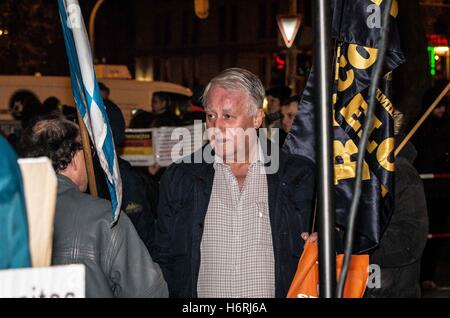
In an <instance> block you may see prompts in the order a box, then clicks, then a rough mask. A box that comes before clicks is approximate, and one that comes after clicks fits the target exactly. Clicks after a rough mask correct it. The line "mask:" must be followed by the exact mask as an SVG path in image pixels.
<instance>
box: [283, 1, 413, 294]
mask: <svg viewBox="0 0 450 318" xmlns="http://www.w3.org/2000/svg"><path fill="white" fill-rule="evenodd" d="M330 3H331V9H332V10H331V12H332V14H331V16H332V23H331V35H332V38H333V39H334V59H333V62H332V63H333V65H334V67H333V69H334V72H333V73H334V84H333V86H332V87H333V89H332V96H331V94H330V97H332V98H331V100H330V105H326V106H328V107H330V108H328V109H332V116H330V117H331V119H332V123H329V124H330V126H332V127H330V134H331V136H332V137H331V138H332V140H331V143H330V144H331V145H332V147H333V149H332V150H333V151H329V152H331V154H332V155H331V157H332V158H328V157H327V158H326V164H327V166H328V160H330V159H331V161H332V163H331V164H332V166H333V167H334V180H328V179H327V180H326V182H325V183H328V181H331V184H332V181H334V187H333V189H331V190H330V194H331V197H332V198H333V199H332V201H333V202H334V205H335V206H334V207H332V209H335V210H331V209H330V211H329V214H333V216H332V219H334V220H335V223H334V224H331V226H332V227H333V226H334V227H333V228H335V229H336V233H337V235H336V242H335V246H336V247H337V248H336V251H332V250H327V251H326V253H324V254H323V255H324V256H325V255H326V256H327V257H328V256H330V257H332V255H334V253H335V252H341V253H342V251H343V245H344V241H345V260H344V265H343V266H342V268H343V269H342V275H340V281H339V284H338V288H337V296H338V297H341V296H342V295H343V291H344V286H345V278H346V275H347V270H348V268H349V267H348V266H349V263H350V255H351V254H352V253H357V254H369V253H371V252H373V251H374V250H375V249H376V248H377V247H378V246H379V244H380V241H381V238H382V234H383V232H384V231H385V229H386V228H387V226H388V224H389V220H390V218H391V215H392V211H393V204H394V171H395V164H394V144H395V143H394V129H393V127H394V125H393V114H394V106H393V103H392V101H391V100H392V90H391V86H392V84H391V82H392V72H393V71H394V70H395V69H396V68H397V67H398V66H399V65H401V64H402V63H403V62H404V56H403V53H402V51H401V48H400V41H399V35H398V32H397V28H396V25H395V20H396V17H397V15H398V12H399V8H398V3H397V1H396V0H387V1H386V0H385V1H372V0H352V1H347V0H333V1H330ZM382 17H383V21H382ZM382 22H383V23H382ZM319 47H320V46H317V47H316V48H319ZM326 49H327V48H326ZM320 53H323V52H320ZM322 55H323V54H322ZM322 55H321V57H322ZM321 62H322V63H323V62H324V61H323V60H322V61H321ZM330 62H331V61H330ZM325 63H326V62H325ZM316 68H322V69H321V70H317V69H316V70H315V69H313V70H312V72H311V74H310V77H309V79H308V82H307V85H306V88H305V91H304V93H303V97H302V100H301V102H300V103H299V107H298V113H297V115H296V118H295V120H294V124H293V127H292V130H291V133H290V134H289V135H288V137H287V138H286V142H285V144H284V147H283V150H284V151H286V152H287V153H290V154H296V155H299V156H302V157H306V158H309V159H310V160H312V161H313V162H315V161H316V152H317V153H318V154H319V153H320V155H321V160H322V161H324V160H325V159H324V157H323V155H324V154H325V153H327V151H323V149H320V151H319V150H318V149H319V148H317V149H316V140H315V137H316V136H321V137H322V136H323V135H324V134H325V132H324V130H325V129H322V127H317V125H318V123H320V124H323V122H321V121H320V118H317V113H316V108H319V107H321V108H320V109H321V110H323V107H326V106H325V105H323V103H320V102H321V101H324V96H323V95H324V93H325V90H324V89H323V90H322V91H320V93H319V87H316V86H315V85H316V84H318V83H319V82H320V84H321V85H320V86H323V85H324V84H323V80H324V74H323V73H324V72H320V71H323V67H322V64H320V65H319V64H316ZM315 71H318V73H317V74H315ZM380 75H381V77H382V78H381V79H380ZM316 78H318V79H319V80H317V82H316ZM327 93H328V92H327ZM319 103H320V105H319ZM322 106H323V107H322ZM372 110H374V111H373V112H372ZM322 112H323V111H322ZM330 113H331V111H330ZM330 115H331V114H330ZM327 124H328V123H327ZM363 127H364V129H363ZM367 127H368V128H367ZM327 128H328V127H327ZM319 129H320V131H321V134H318V132H319ZM327 130H328V129H327ZM327 134H328V132H327ZM366 138H367V140H368V141H367V142H366ZM318 141H319V142H321V143H320V144H319V145H318V146H322V148H323V147H324V144H323V141H324V140H323V138H318ZM328 145H329V144H327V145H326V146H327V148H328ZM358 157H359V158H358ZM332 171H333V170H332ZM327 176H328V174H327ZM331 176H332V177H333V173H332V174H331ZM322 177H323V178H325V175H323V176H322ZM332 177H331V178H330V179H332ZM360 181H361V183H360ZM325 183H324V184H325ZM321 190H324V189H321ZM359 193H361V196H359ZM318 205H319V207H320V206H321V205H323V202H319V204H318ZM332 205H333V204H331V206H332ZM355 212H357V214H356V213H355ZM327 213H328V211H327ZM356 215H357V217H356ZM324 217H325V216H324ZM330 217H331V216H330ZM321 221H323V220H321ZM324 229H325V228H324ZM327 230H328V229H327ZM329 230H330V232H332V231H333V229H331V228H330V229H329ZM318 234H319V244H320V238H321V233H318ZM323 234H324V236H323V237H327V238H329V237H330V235H329V233H323ZM329 243H330V240H327V241H326V244H327V246H326V247H327V248H329V247H331V246H333V245H334V242H333V245H330V244H329ZM366 257H368V255H366ZM323 263H325V262H322V264H323ZM332 263H334V261H333V262H332ZM327 264H331V262H329V263H327ZM300 267H301V264H300V265H299V268H300ZM330 267H331V266H330ZM329 269H330V268H329ZM339 270H340V268H337V271H338V272H339ZM332 271H333V268H331V269H330V272H329V273H328V272H327V274H329V276H330V277H331V276H333V275H334V274H333V273H332ZM364 271H366V270H365V268H364ZM329 283H330V282H329V281H327V285H329ZM324 287H325V286H324ZM327 287H328V286H327ZM364 288H365V286H364ZM364 288H363V289H364ZM363 291H364V290H363ZM363 291H362V292H361V293H360V295H362V294H363ZM327 293H328V290H327Z"/></svg>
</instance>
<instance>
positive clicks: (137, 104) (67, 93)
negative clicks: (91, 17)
mask: <svg viewBox="0 0 450 318" xmlns="http://www.w3.org/2000/svg"><path fill="white" fill-rule="evenodd" d="M99 81H101V82H103V83H104V84H105V85H106V86H108V88H109V89H110V91H111V93H110V99H111V100H112V101H113V102H114V103H116V104H117V105H118V106H119V107H120V108H121V110H122V112H123V115H124V117H125V121H126V124H127V127H128V125H129V123H130V119H131V116H132V111H133V110H135V109H143V110H146V111H151V109H152V96H153V94H154V93H158V92H165V93H171V94H174V96H185V97H186V98H188V97H191V96H192V91H191V90H190V89H189V88H186V87H183V86H181V85H177V84H173V83H167V82H158V81H152V82H141V81H135V80H124V79H99ZM22 89H26V90H30V91H32V92H34V93H35V94H36V96H37V97H38V98H39V99H40V100H41V102H43V101H44V100H45V99H47V98H48V97H50V96H55V97H56V98H58V99H59V100H60V101H61V103H63V104H65V105H75V102H74V100H73V95H72V89H71V84H70V77H62V76H4V75H2V76H0V120H11V119H13V118H12V116H11V115H10V113H9V110H8V105H9V100H10V98H11V96H12V95H13V94H14V93H15V92H16V91H18V90H22Z"/></svg>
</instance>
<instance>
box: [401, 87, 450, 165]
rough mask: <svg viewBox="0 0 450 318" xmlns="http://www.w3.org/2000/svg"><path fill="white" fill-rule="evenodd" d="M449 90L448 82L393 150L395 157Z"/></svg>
mask: <svg viewBox="0 0 450 318" xmlns="http://www.w3.org/2000/svg"><path fill="white" fill-rule="evenodd" d="M449 90H450V82H449V83H448V84H447V86H446V87H445V88H444V90H443V91H442V92H441V94H440V95H439V96H438V97H437V98H436V100H435V101H434V102H433V104H431V106H430V107H428V109H427V111H426V112H425V114H423V115H422V117H421V118H420V119H419V121H418V122H417V124H415V126H414V127H413V129H411V131H410V132H409V133H408V135H406V137H405V138H404V139H403V141H402V142H401V144H400V145H399V146H398V147H397V149H395V157H397V155H398V154H399V153H400V151H402V149H403V148H404V147H405V145H406V144H407V143H408V141H409V140H410V139H411V138H412V136H413V135H414V134H415V133H416V131H417V129H419V128H420V126H422V124H423V122H424V121H425V120H426V119H427V118H428V116H430V114H431V112H432V111H433V110H434V109H435V108H436V106H437V105H438V104H439V102H440V101H441V100H442V99H443V98H444V96H445V95H447V93H448V91H449Z"/></svg>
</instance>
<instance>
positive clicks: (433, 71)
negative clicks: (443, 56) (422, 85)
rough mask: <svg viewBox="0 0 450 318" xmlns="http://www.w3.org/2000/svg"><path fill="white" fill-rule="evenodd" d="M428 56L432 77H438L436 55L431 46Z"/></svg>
mask: <svg viewBox="0 0 450 318" xmlns="http://www.w3.org/2000/svg"><path fill="white" fill-rule="evenodd" d="M428 56H429V58H430V72H431V75H433V76H434V75H436V59H435V58H436V55H435V54H434V47H433V46H429V47H428Z"/></svg>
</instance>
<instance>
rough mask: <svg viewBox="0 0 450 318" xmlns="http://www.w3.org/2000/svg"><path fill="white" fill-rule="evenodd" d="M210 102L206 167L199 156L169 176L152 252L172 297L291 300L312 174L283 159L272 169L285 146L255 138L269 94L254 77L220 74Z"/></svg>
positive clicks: (306, 166) (297, 161) (303, 164)
mask: <svg viewBox="0 0 450 318" xmlns="http://www.w3.org/2000/svg"><path fill="white" fill-rule="evenodd" d="M203 99H204V104H205V111H206V125H207V128H208V139H209V141H210V143H209V144H207V145H206V146H205V147H204V148H203V149H201V150H200V152H201V153H200V157H202V161H201V162H200V163H198V162H195V161H194V160H193V159H192V158H198V157H199V154H198V153H196V154H193V155H192V156H191V159H190V160H182V161H181V162H178V163H175V164H173V165H172V166H171V167H169V168H168V169H167V171H166V173H165V174H164V175H163V177H162V179H161V186H160V200H159V206H158V223H157V230H156V238H155V244H154V245H153V247H152V255H153V257H154V259H155V261H156V262H158V263H159V264H160V266H161V268H162V270H163V272H164V275H165V278H166V280H167V282H168V285H169V292H170V295H171V297H223V298H230V297H231V298H232V297H244V298H247V297H285V296H286V294H287V291H288V289H289V286H290V284H291V281H292V279H293V277H294V274H295V271H296V269H297V264H298V261H299V256H300V255H301V253H302V249H303V243H304V242H303V240H302V238H301V234H302V233H303V232H307V231H308V229H309V225H310V224H309V221H310V215H311V207H312V201H313V191H314V167H313V165H312V163H311V162H310V161H308V160H307V159H305V158H301V157H298V156H292V155H287V154H284V153H281V154H279V156H275V157H276V158H278V161H279V162H277V163H276V166H277V167H278V169H277V170H276V171H272V172H273V173H269V172H268V169H267V167H268V160H267V158H268V153H269V152H270V151H278V150H279V147H278V145H271V146H270V147H267V149H263V148H264V147H262V144H263V142H261V143H260V142H259V139H258V138H257V130H258V129H259V127H260V126H261V123H262V121H263V118H264V113H263V110H262V105H263V99H264V88H263V85H262V83H261V81H260V80H259V79H258V77H257V76H255V75H254V74H252V73H251V72H249V71H247V70H243V69H239V68H231V69H227V70H225V71H223V72H222V73H220V74H219V75H217V76H216V77H215V78H213V79H212V80H211V82H210V83H209V84H208V86H207V87H206V89H205V92H204V98H203ZM243 137H244V138H243ZM269 144H270V143H269ZM263 150H266V151H265V152H264V151H263ZM206 153H211V154H213V158H214V160H213V162H207V160H205V159H206V158H205V157H204V156H202V154H206ZM190 162H193V163H190Z"/></svg>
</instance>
